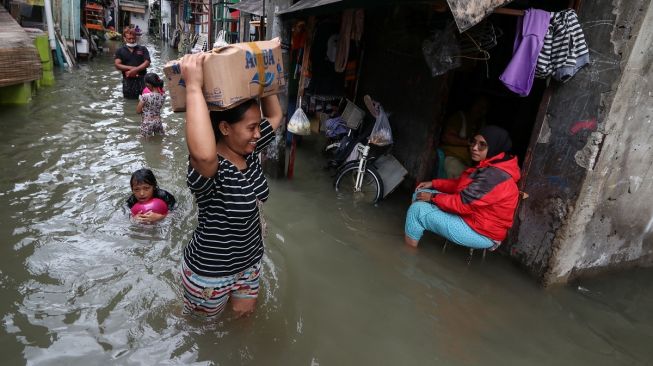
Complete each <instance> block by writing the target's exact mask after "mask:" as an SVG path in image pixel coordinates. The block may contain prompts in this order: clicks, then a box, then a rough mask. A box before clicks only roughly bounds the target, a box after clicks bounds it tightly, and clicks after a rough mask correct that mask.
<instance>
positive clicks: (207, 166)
mask: <svg viewBox="0 0 653 366" xmlns="http://www.w3.org/2000/svg"><path fill="white" fill-rule="evenodd" d="M205 57H206V55H205V54H195V55H186V56H184V58H183V59H182V61H181V72H182V76H183V79H184V80H185V82H186V143H187V144H188V151H189V153H190V159H189V163H188V175H187V184H188V187H189V188H190V190H191V192H192V193H193V195H194V196H195V200H196V202H197V206H198V225H197V227H196V228H195V231H194V232H193V235H192V237H191V239H190V242H189V243H188V245H187V246H186V248H185V249H184V255H183V261H182V282H183V288H184V314H194V315H200V316H205V317H214V316H217V315H219V314H220V313H221V312H222V311H223V310H224V308H225V306H226V305H227V302H228V301H230V302H231V307H232V309H233V311H234V312H235V313H236V316H242V315H247V314H249V313H251V312H253V311H254V308H255V306H256V298H257V296H258V288H259V273H260V270H261V258H262V257H263V228H262V221H261V219H260V211H259V207H258V206H259V205H260V204H261V203H262V202H265V201H266V200H267V198H268V195H269V191H268V184H267V181H266V179H265V176H264V175H263V171H262V169H261V164H260V163H259V161H258V158H257V155H258V153H259V152H260V151H261V150H262V149H263V148H265V147H266V146H267V145H268V144H269V143H270V142H271V141H273V140H274V130H275V129H276V128H277V127H278V126H279V124H280V123H281V119H282V111H281V106H280V104H279V99H278V98H277V96H276V95H273V96H268V97H265V98H262V99H261V106H259V104H258V103H257V102H256V100H254V99H251V100H248V101H246V102H244V103H242V104H240V105H238V106H236V107H234V108H232V109H228V110H224V111H219V112H218V111H211V112H209V110H208V108H207V105H206V101H205V100H204V96H203V95H202V84H203V63H204V60H205ZM261 107H262V108H261ZM261 109H262V110H263V117H262V115H261Z"/></svg>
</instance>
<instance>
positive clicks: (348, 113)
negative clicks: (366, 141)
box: [341, 99, 365, 130]
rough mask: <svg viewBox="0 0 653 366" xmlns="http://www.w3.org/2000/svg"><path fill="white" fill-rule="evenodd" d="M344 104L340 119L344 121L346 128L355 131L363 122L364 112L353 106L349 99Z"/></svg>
mask: <svg viewBox="0 0 653 366" xmlns="http://www.w3.org/2000/svg"><path fill="white" fill-rule="evenodd" d="M346 103H347V104H346V106H345V109H344V110H343V112H342V115H341V117H342V119H343V120H345V123H346V124H347V127H349V128H350V129H352V130H356V129H358V126H360V124H361V122H362V121H363V117H365V111H364V110H362V109H360V108H358V106H356V104H354V103H353V102H352V101H350V100H349V99H346Z"/></svg>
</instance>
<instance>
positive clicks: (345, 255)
mask: <svg viewBox="0 0 653 366" xmlns="http://www.w3.org/2000/svg"><path fill="white" fill-rule="evenodd" d="M116 46H117V44H112V45H111V49H112V50H115V48H116ZM148 48H149V49H150V50H153V51H155V50H156V52H153V55H154V57H153V61H154V62H153V66H152V68H151V69H152V70H155V71H156V72H159V73H160V72H161V67H162V65H163V63H164V62H165V61H166V60H167V59H169V58H171V57H174V54H173V52H172V51H170V50H168V49H167V48H166V47H160V45H159V44H153V43H148ZM159 48H161V49H163V50H164V51H162V52H159V51H158V49H159ZM112 62H113V60H112V57H111V54H109V55H104V56H102V57H99V58H96V59H94V60H92V61H90V62H88V63H86V64H82V65H81V66H80V68H79V69H77V70H75V71H74V72H66V71H58V72H57V75H56V76H57V85H56V86H54V87H52V88H49V89H41V90H39V92H38V95H37V96H36V97H35V98H34V101H33V102H32V104H30V106H28V107H12V108H3V109H2V110H0V121H2V122H1V123H2V125H3V126H2V129H3V132H2V134H0V173H1V175H0V206H2V207H3V208H4V209H3V210H2V211H0V235H2V237H3V238H6V239H4V242H3V243H4V245H2V246H1V247H0V296H2V301H1V302H0V314H1V316H2V320H3V325H4V326H3V328H2V330H0V333H2V334H0V351H1V352H2V354H3V361H5V362H6V363H7V364H25V363H28V364H34V365H55V364H56V365H60V364H79V365H105V364H142V365H152V364H226V365H232V364H264V365H317V364H324V365H351V364H379V365H397V364H401V365H423V364H438V365H440V364H442V365H478V364H485V365H505V364H515V365H522V364H528V365H550V364H556V363H561V364H574V365H580V364H586V365H589V364H591V365H632V364H648V363H649V362H650V360H652V359H653V351H652V349H651V347H650V346H649V345H648V343H649V340H650V339H651V335H653V331H652V328H653V317H652V316H651V312H650V309H651V305H653V304H652V302H653V285H651V281H650V280H649V278H650V275H651V273H652V272H651V270H638V271H632V272H629V273H627V274H623V275H619V276H611V277H606V278H601V279H594V280H588V281H583V282H582V283H577V284H574V285H570V286H567V287H562V288H556V289H551V290H547V291H544V290H542V289H540V288H538V287H537V285H536V284H535V283H534V282H533V281H532V280H531V279H530V278H528V277H527V276H526V275H525V274H524V273H523V272H521V271H520V270H518V269H516V268H515V267H514V266H513V265H511V264H510V263H509V262H508V261H507V260H506V259H505V258H502V257H499V256H492V255H491V256H489V257H488V258H487V259H486V260H485V261H481V260H480V257H477V258H476V259H474V261H473V262H472V264H471V266H469V267H467V266H465V255H466V251H465V250H464V249H462V248H451V249H447V251H446V252H445V253H443V252H442V251H441V246H440V243H439V241H438V239H437V238H435V237H434V236H427V237H425V239H424V240H423V242H422V243H421V244H420V248H419V250H418V251H417V252H412V251H409V250H407V249H405V248H404V247H403V245H402V236H403V218H404V216H403V215H404V213H405V210H406V208H407V206H408V196H409V195H408V194H407V193H405V192H395V193H393V194H391V195H390V196H389V198H388V199H387V200H385V201H383V202H382V203H381V204H380V205H378V207H371V206H361V205H353V204H352V203H351V202H347V201H344V200H341V199H337V198H336V194H335V192H334V191H333V188H332V180H331V178H330V177H329V175H328V173H327V172H326V171H324V170H322V168H321V167H322V166H323V165H324V160H323V157H322V156H320V155H319V153H317V146H319V144H320V142H318V141H316V137H312V138H307V139H305V141H304V144H303V145H302V146H301V147H300V148H299V150H298V161H297V165H296V167H295V178H294V179H293V180H292V181H287V180H274V181H270V187H271V191H272V195H271V198H270V200H269V202H268V203H267V204H266V207H265V212H266V216H267V217H268V222H269V236H268V238H267V239H266V255H265V257H264V266H263V273H264V275H263V279H262V281H263V282H262V285H261V294H260V297H259V304H258V310H257V312H256V313H255V314H254V315H253V316H251V317H250V318H247V319H240V320H236V319H233V318H232V316H231V315H230V313H228V312H227V313H226V314H225V316H224V317H223V318H221V319H220V320H218V321H215V322H212V323H208V324H206V323H204V322H201V321H198V320H194V319H192V320H187V319H185V318H182V317H181V316H180V310H181V302H180V287H179V285H178V282H179V279H178V275H177V273H178V267H179V264H180V258H181V253H182V250H183V246H184V245H185V243H186V242H187V240H188V238H189V235H190V233H191V231H192V229H193V228H194V225H195V224H196V209H195V206H194V202H193V198H192V196H191V195H190V193H189V191H188V189H187V188H186V185H185V172H186V164H187V151H186V146H185V141H184V136H183V133H184V131H183V126H184V122H183V114H174V113H172V111H171V110H170V109H169V106H166V109H165V111H164V120H165V124H166V131H167V134H166V135H165V136H163V137H157V138H151V139H147V140H142V139H140V138H138V125H139V123H140V118H139V116H138V115H137V114H136V113H135V102H133V101H124V100H122V97H121V92H120V75H119V73H117V72H116V71H115V70H114V69H113V67H112ZM143 166H148V167H151V168H152V169H153V170H154V172H155V174H156V175H157V178H158V180H159V182H160V184H161V186H162V187H163V188H165V189H167V190H169V191H171V192H172V193H173V194H174V195H175V196H176V197H177V200H178V203H179V205H178V208H177V209H176V210H175V211H173V212H172V213H171V215H170V216H169V217H168V218H166V219H165V220H164V221H163V222H162V223H159V224H157V225H153V226H148V225H139V224H135V223H132V222H130V220H129V218H128V214H127V210H126V209H125V208H124V200H125V199H126V197H127V195H128V193H129V182H128V180H129V176H130V174H131V172H132V171H133V170H135V169H138V168H140V167H143Z"/></svg>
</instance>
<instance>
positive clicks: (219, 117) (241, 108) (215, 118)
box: [209, 99, 258, 141]
mask: <svg viewBox="0 0 653 366" xmlns="http://www.w3.org/2000/svg"><path fill="white" fill-rule="evenodd" d="M253 105H258V102H257V101H256V99H248V100H247V101H245V102H243V103H241V104H239V105H237V106H235V107H233V108H229V109H225V110H223V111H209V116H210V117H211V125H212V126H213V133H214V134H215V140H216V141H217V140H219V139H220V137H222V133H221V132H220V128H219V124H220V122H222V121H225V122H227V123H228V124H230V125H232V124H234V123H236V122H238V121H240V120H242V119H243V116H244V115H245V112H247V110H248V109H249V108H250V107H251V106H253Z"/></svg>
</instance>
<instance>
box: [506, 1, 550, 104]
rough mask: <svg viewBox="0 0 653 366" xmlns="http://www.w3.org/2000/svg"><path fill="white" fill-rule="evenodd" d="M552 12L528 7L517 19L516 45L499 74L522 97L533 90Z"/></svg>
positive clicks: (507, 85)
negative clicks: (510, 57) (539, 56)
mask: <svg viewBox="0 0 653 366" xmlns="http://www.w3.org/2000/svg"><path fill="white" fill-rule="evenodd" d="M550 18H551V13H549V12H548V11H544V10H539V9H528V10H526V11H524V16H523V17H519V19H518V20H517V32H516V35H515V45H514V47H513V54H512V59H511V60H510V63H509V64H508V66H507V67H506V69H505V70H504V71H503V73H502V74H501V75H500V76H499V79H500V80H501V81H502V82H503V83H504V84H505V85H506V87H507V88H508V89H510V90H511V91H513V92H515V93H517V94H519V95H520V96H522V97H525V96H527V95H528V94H529V93H530V92H531V87H532V86H533V79H534V77H535V66H536V65H537V60H538V55H539V54H540V51H541V50H542V46H543V45H544V37H545V35H546V33H547V30H548V29H549V21H550Z"/></svg>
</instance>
